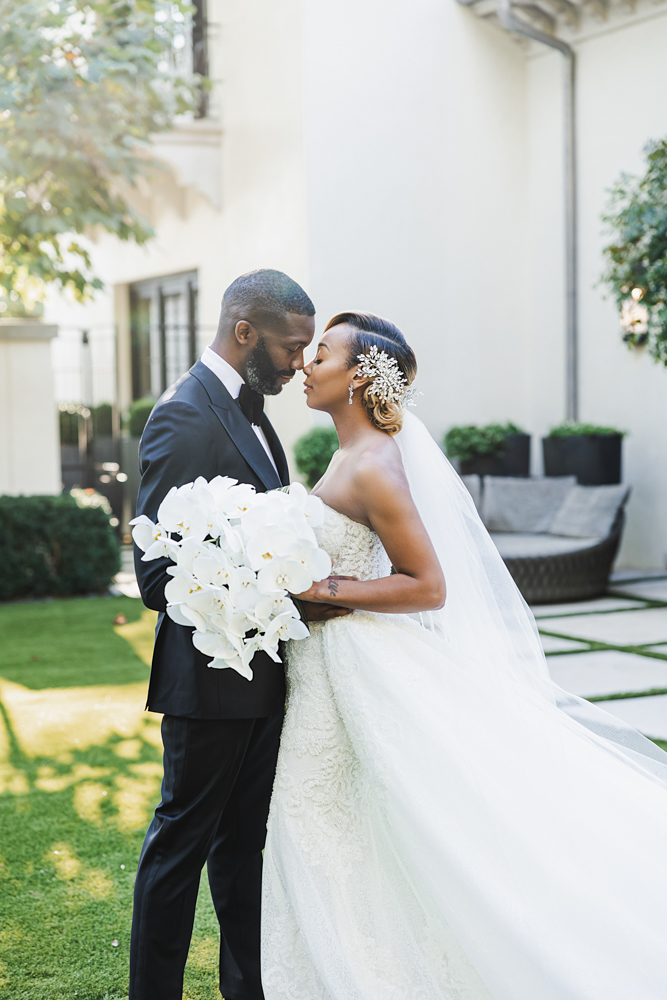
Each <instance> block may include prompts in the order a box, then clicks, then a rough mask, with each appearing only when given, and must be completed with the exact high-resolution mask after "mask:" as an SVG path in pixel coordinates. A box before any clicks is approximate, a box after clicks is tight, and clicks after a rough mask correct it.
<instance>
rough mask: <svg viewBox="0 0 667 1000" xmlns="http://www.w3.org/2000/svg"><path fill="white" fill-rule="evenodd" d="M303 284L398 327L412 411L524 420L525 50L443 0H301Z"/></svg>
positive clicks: (333, 306)
mask: <svg viewBox="0 0 667 1000" xmlns="http://www.w3.org/2000/svg"><path fill="white" fill-rule="evenodd" d="M304 65H305V82H304V93H305V100H306V104H305V106H306V143H307V150H308V210H309V240H310V256H311V272H310V273H311V289H312V292H313V295H314V297H315V301H316V302H317V304H318V309H319V311H320V316H321V318H322V319H323V320H324V319H326V318H327V317H329V316H330V315H331V314H333V313H335V312H339V311H341V310H343V309H346V308H361V309H366V310H369V311H372V312H376V313H379V314H380V315H383V316H386V317H387V318H389V319H391V320H392V321H393V322H395V323H396V324H397V325H398V326H400V327H401V329H402V330H403V332H404V333H405V335H406V337H407V339H408V341H409V342H410V343H411V344H412V345H413V347H414V349H415V351H416V352H417V355H418V361H419V363H420V374H419V387H420V389H421V390H422V392H423V393H424V395H423V397H422V398H421V399H420V401H419V407H418V410H417V411H416V412H418V414H419V415H420V416H422V417H423V419H424V420H425V421H426V422H427V424H428V425H429V427H430V429H431V430H432V432H433V433H434V434H435V435H436V436H437V437H438V438H440V437H441V435H442V431H443V430H444V429H446V428H447V427H448V426H449V425H450V424H452V423H454V422H465V421H477V420H481V421H487V420H492V419H505V418H513V419H515V420H518V421H524V420H526V418H527V415H528V413H527V399H526V389H525V387H526V383H527V373H526V352H525V348H524V337H525V323H524V318H523V315H522V314H523V311H524V305H523V303H522V301H521V300H520V298H519V296H518V292H519V290H520V288H521V281H522V275H523V272H524V269H525V225H526V204H525V197H524V190H525V186H526V109H525V63H524V60H523V58H522V57H521V54H520V52H519V50H518V49H517V47H516V46H515V44H514V43H513V41H512V40H511V39H509V38H508V37H507V36H506V35H503V34H502V33H501V32H499V31H497V30H494V29H493V28H492V27H491V26H489V25H488V24H486V23H483V22H481V21H479V19H477V18H476V17H475V16H474V15H473V14H471V13H470V12H469V11H467V10H463V9H462V8H460V7H459V6H458V5H457V4H456V3H454V2H442V0H414V2H413V3H411V4H410V5H407V6H406V5H405V4H404V3H401V2H398V0H365V2H364V3H359V2H358V0H340V2H336V3H331V2H327V3H322V2H320V0H306V4H305V14H304Z"/></svg>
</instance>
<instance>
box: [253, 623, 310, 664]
mask: <svg viewBox="0 0 667 1000" xmlns="http://www.w3.org/2000/svg"><path fill="white" fill-rule="evenodd" d="M308 635H309V632H308V627H307V626H306V625H304V623H303V622H302V621H301V619H300V618H293V617H292V615H290V614H289V613H284V614H282V615H278V617H277V618H274V619H273V620H272V621H271V623H270V624H269V627H268V628H267V630H266V632H265V633H264V635H263V636H262V638H261V640H260V642H261V647H262V649H264V651H265V652H267V653H269V656H270V655H271V652H270V650H271V649H275V648H276V646H277V645H278V642H279V641H280V640H282V641H283V642H287V640H288V639H305V638H307V636H308Z"/></svg>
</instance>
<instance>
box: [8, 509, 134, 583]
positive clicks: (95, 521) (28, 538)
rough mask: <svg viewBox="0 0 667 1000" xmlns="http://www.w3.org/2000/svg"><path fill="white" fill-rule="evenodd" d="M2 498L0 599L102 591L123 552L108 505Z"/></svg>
mask: <svg viewBox="0 0 667 1000" xmlns="http://www.w3.org/2000/svg"><path fill="white" fill-rule="evenodd" d="M91 499H92V500H94V495H93V497H86V500H85V503H86V505H85V506H84V505H83V503H82V502H81V501H80V503H77V500H76V499H75V497H74V496H72V495H71V494H64V495H63V496H28V497H25V496H18V497H11V496H0V524H1V525H2V530H1V531H0V600H3V601H8V600H11V599H12V598H17V597H45V596H47V595H49V596H50V595H52V596H58V597H64V596H67V595H70V594H87V593H90V592H91V591H104V590H106V588H107V587H108V586H109V583H110V582H111V580H112V578H113V577H114V576H115V574H116V573H117V572H118V570H119V568H120V549H119V546H118V541H117V539H116V536H115V534H114V531H113V528H112V527H111V525H110V524H109V513H108V511H107V509H106V505H105V504H104V503H102V504H100V505H93V504H92V503H90V501H91Z"/></svg>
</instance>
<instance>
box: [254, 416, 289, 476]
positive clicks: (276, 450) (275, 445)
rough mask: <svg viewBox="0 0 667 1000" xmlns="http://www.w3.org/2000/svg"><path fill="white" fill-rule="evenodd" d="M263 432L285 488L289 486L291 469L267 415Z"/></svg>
mask: <svg viewBox="0 0 667 1000" xmlns="http://www.w3.org/2000/svg"><path fill="white" fill-rule="evenodd" d="M261 427H262V430H263V431H264V437H265V438H266V441H267V444H268V446H269V448H270V449H271V454H272V455H273V458H274V461H275V463H276V466H277V468H278V475H279V476H280V481H281V483H282V484H283V486H289V468H288V466H287V459H286V458H285V452H284V451H283V446H282V445H281V443H280V438H279V437H278V435H277V434H276V432H275V431H274V429H273V425H272V423H271V421H270V420H269V418H268V417H267V415H266V413H265V414H264V415H263V416H262V424H261Z"/></svg>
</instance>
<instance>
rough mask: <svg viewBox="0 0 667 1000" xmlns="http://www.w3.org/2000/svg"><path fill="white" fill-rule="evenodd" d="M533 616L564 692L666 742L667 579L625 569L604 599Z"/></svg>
mask: <svg viewBox="0 0 667 1000" xmlns="http://www.w3.org/2000/svg"><path fill="white" fill-rule="evenodd" d="M533 612H534V613H535V617H536V619H537V627H538V629H539V631H540V634H541V637H542V645H543V648H544V651H545V653H546V655H547V663H548V664H549V669H550V671H551V676H552V677H553V679H554V680H555V681H556V683H557V684H558V685H559V686H560V687H562V688H564V689H565V690H566V691H572V692H573V694H578V695H580V696H581V697H583V698H588V699H589V700H590V701H595V702H598V703H599V704H600V707H601V708H604V709H605V710H606V711H608V712H611V714H612V715H615V716H617V717H618V718H620V719H623V720H624V721H625V722H628V723H630V724H631V725H633V726H635V727H636V728H637V729H639V731H640V732H642V733H644V735H645V736H649V737H651V738H652V739H658V740H667V572H663V573H656V572H655V571H648V572H646V573H645V574H642V572H641V571H636V570H635V571H628V570H625V571H622V572H621V573H617V574H615V575H614V577H613V578H612V582H611V585H610V588H609V594H608V595H607V596H605V597H601V598H599V599H598V600H594V601H581V602H579V603H568V604H561V605H548V606H545V605H542V606H538V607H535V608H533Z"/></svg>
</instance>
